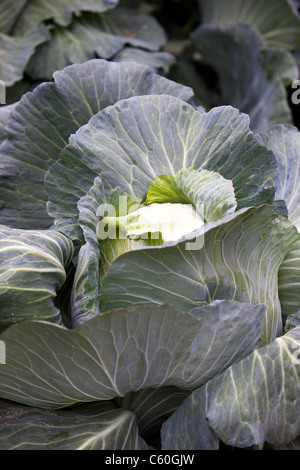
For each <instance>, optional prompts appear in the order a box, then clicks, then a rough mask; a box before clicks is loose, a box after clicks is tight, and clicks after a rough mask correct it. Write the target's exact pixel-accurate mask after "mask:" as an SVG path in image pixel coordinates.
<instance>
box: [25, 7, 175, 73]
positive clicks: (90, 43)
mask: <svg viewBox="0 0 300 470" xmlns="http://www.w3.org/2000/svg"><path fill="white" fill-rule="evenodd" d="M50 34H51V37H50V40H49V41H47V42H46V43H44V44H42V45H41V46H40V47H39V48H38V49H37V50H36V53H35V54H34V56H33V57H32V58H31V60H30V62H29V64H28V66H27V68H26V72H27V73H28V75H29V76H30V77H31V78H32V79H34V80H38V79H48V80H50V79H51V77H52V75H53V73H54V72H55V71H56V70H60V69H63V68H65V67H67V66H68V65H71V64H73V63H82V62H85V61H86V60H89V59H93V58H95V57H100V58H101V59H111V58H112V57H113V56H114V55H115V54H117V53H118V52H119V51H121V50H122V48H123V47H124V46H125V45H126V44H131V45H132V46H135V47H142V48H144V49H147V50H150V51H158V50H159V49H160V48H161V47H162V46H163V45H164V44H165V42H166V36H165V33H164V31H163V29H162V27H161V26H160V24H159V23H158V22H157V21H156V20H155V18H153V17H152V16H150V15H145V14H140V13H138V12H136V11H134V10H126V9H122V8H118V9H116V10H112V11H110V12H107V13H104V14H95V13H85V14H83V15H81V16H80V17H79V18H76V19H74V21H73V22H72V24H71V25H70V26H69V27H68V28H64V27H62V26H56V27H55V28H54V29H52V30H51V33H50Z"/></svg>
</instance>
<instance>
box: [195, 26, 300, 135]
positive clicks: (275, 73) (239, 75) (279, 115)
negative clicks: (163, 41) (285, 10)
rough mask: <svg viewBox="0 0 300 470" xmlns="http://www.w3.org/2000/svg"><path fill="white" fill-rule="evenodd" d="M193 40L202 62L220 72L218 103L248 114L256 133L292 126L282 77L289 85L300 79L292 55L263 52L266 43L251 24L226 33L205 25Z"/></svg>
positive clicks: (198, 30)
mask: <svg viewBox="0 0 300 470" xmlns="http://www.w3.org/2000/svg"><path fill="white" fill-rule="evenodd" d="M299 28H300V23H299ZM192 39H193V43H194V46H195V48H196V50H198V51H199V52H200V53H201V56H202V61H203V62H204V63H205V64H208V65H210V66H212V67H213V68H214V70H215V71H216V72H217V75H218V79H219V87H220V93H221V97H220V99H219V104H231V105H232V106H234V107H236V108H238V109H239V110H240V111H242V112H244V113H246V114H248V115H249V116H250V127H251V129H252V130H253V132H259V131H262V130H264V129H266V128H268V127H270V126H272V125H274V124H278V123H283V124H292V122H293V120H292V113H291V110H290V108H289V105H288V97H287V92H286V89H285V86H284V83H283V78H284V79H289V80H290V83H291V82H292V81H293V80H296V79H297V78H298V69H297V65H296V62H295V60H294V58H293V56H292V55H291V54H290V53H288V52H287V51H277V50H274V49H268V48H267V49H263V50H262V49H261V48H262V47H263V46H265V43H264V42H263V40H262V38H261V36H259V34H258V33H257V32H256V30H254V29H253V28H252V27H251V26H249V25H238V26H235V27H233V28H231V29H229V30H226V31H222V30H221V29H220V28H218V27H213V26H208V25H205V26H201V27H199V28H198V29H197V30H196V31H194V32H193V33H192ZM258 83H259V86H258Z"/></svg>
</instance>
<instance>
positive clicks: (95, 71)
mask: <svg viewBox="0 0 300 470" xmlns="http://www.w3.org/2000/svg"><path fill="white" fill-rule="evenodd" d="M54 80H55V83H45V84H42V85H40V86H39V87H38V88H36V89H35V90H34V92H33V93H30V94H27V95H26V96H24V97H23V98H22V100H21V102H20V104H19V105H18V106H17V108H16V110H15V113H14V116H13V119H11V120H10V122H9V123H8V126H7V132H8V139H7V140H6V142H5V143H3V145H2V146H1V148H0V158H1V168H0V206H1V209H0V223H2V224H5V225H9V226H12V227H16V228H23V229H24V228H26V229H31V228H39V229H44V228H48V227H49V226H50V225H51V224H52V219H50V217H49V216H48V215H47V212H46V209H45V206H46V202H47V199H48V197H47V194H46V192H45V189H44V174H45V172H46V171H47V170H48V168H49V166H50V165H51V164H52V163H54V162H55V161H56V160H57V159H58V157H59V154H60V152H61V150H62V149H63V147H64V146H65V145H66V144H67V142H68V138H69V136H70V135H71V134H73V133H75V132H76V131H77V129H78V128H79V127H81V126H83V125H84V124H86V123H87V122H88V121H89V119H90V118H91V117H92V116H93V115H94V114H96V113H97V112H98V111H99V110H100V109H103V108H105V107H107V106H109V105H111V104H114V103H115V102H117V101H118V100H120V99H124V98H128V97H130V96H134V95H147V94H156V93H157V94H161V93H167V94H169V95H175V96H177V97H178V98H180V99H183V100H187V101H189V100H191V98H192V96H193V92H192V90H191V89H189V88H187V87H184V86H182V85H179V84H176V83H174V82H172V81H170V80H167V79H165V78H164V77H160V76H158V75H155V74H152V73H151V71H150V69H149V68H148V67H146V66H143V65H138V64H125V63H124V64H122V63H121V64H115V63H109V62H106V61H104V60H96V59H95V60H92V61H88V62H86V63H84V64H81V65H73V66H70V67H68V68H66V69H65V70H64V71H61V72H56V73H55V75H54ZM77 174H78V173H77ZM82 176H83V175H82ZM82 181H83V179H82ZM56 187H57V189H58V183H57V184H56ZM88 189H89V186H88V187H87V190H88ZM67 212H68V211H67Z"/></svg>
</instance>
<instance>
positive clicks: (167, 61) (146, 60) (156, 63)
mask: <svg viewBox="0 0 300 470" xmlns="http://www.w3.org/2000/svg"><path fill="white" fill-rule="evenodd" d="M113 61H114V62H135V63H136V62H137V63H138V64H144V65H147V66H148V67H150V68H151V70H152V71H153V72H157V73H162V74H163V75H164V74H167V73H168V72H169V70H170V68H171V66H172V65H174V64H175V62H176V58H175V56H174V55H172V54H169V53H168V52H151V51H145V50H144V49H138V48H136V47H124V48H123V49H122V50H121V51H120V52H118V53H117V54H116V55H115V56H114V57H113ZM178 83H180V81H178Z"/></svg>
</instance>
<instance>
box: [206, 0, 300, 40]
mask: <svg viewBox="0 0 300 470" xmlns="http://www.w3.org/2000/svg"><path fill="white" fill-rule="evenodd" d="M200 7H201V10H202V14H203V17H202V21H203V23H210V24H212V25H215V26H221V27H222V28H228V27H230V26H233V25H236V24H238V23H246V24H251V25H253V26H255V27H256V28H257V29H258V30H259V32H260V33H261V34H262V35H263V37H264V39H265V40H266V41H267V43H268V44H269V45H270V46H275V47H285V48H287V49H296V48H297V47H298V46H299V45H300V22H299V15H296V14H295V10H294V8H291V4H290V3H289V1H288V0H260V1H259V2H258V1H257V0H247V1H246V2H245V0H200Z"/></svg>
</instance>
